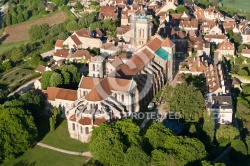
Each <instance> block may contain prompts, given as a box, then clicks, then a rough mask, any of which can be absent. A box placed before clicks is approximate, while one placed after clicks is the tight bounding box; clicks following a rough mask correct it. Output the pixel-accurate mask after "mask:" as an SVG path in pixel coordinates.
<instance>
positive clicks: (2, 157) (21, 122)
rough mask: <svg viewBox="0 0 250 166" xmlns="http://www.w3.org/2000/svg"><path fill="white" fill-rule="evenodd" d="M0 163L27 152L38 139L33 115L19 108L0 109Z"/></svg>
mask: <svg viewBox="0 0 250 166" xmlns="http://www.w3.org/2000/svg"><path fill="white" fill-rule="evenodd" d="M0 133H1V135H0V147H1V148H0V163H1V162H8V161H10V160H12V159H14V158H15V157H17V156H18V155H20V154H21V153H23V152H25V151H26V150H27V149H28V148H29V147H30V145H31V144H33V143H34V141H35V138H36V137H37V128H36V126H35V124H34V119H33V117H32V116H31V114H30V113H29V112H28V111H26V110H23V109H21V108H18V107H15V108H14V107H13V108H11V107H9V108H0Z"/></svg>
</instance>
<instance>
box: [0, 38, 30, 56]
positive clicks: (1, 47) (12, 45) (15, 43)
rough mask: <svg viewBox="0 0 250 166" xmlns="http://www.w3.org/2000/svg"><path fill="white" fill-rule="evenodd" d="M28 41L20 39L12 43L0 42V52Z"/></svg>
mask: <svg viewBox="0 0 250 166" xmlns="http://www.w3.org/2000/svg"><path fill="white" fill-rule="evenodd" d="M27 43H28V41H20V42H14V43H6V44H0V54H1V53H3V52H5V51H7V50H9V49H11V48H13V47H19V46H20V45H22V44H27Z"/></svg>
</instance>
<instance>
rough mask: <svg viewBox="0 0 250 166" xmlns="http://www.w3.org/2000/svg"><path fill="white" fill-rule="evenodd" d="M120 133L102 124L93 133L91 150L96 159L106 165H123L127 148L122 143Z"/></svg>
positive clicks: (90, 144)
mask: <svg viewBox="0 0 250 166" xmlns="http://www.w3.org/2000/svg"><path fill="white" fill-rule="evenodd" d="M121 140H122V138H121V135H120V134H119V132H118V131H117V130H115V129H113V128H111V127H110V126H108V125H107V124H101V125H100V126H99V127H97V128H95V129H94V130H93V131H92V136H91V141H90V143H89V148H90V151H91V154H92V155H93V157H94V159H96V160H98V161H100V162H101V163H102V164H104V165H111V164H112V165H117V166H119V165H121V163H123V161H124V155H125V153H124V152H125V151H126V149H127V147H126V146H125V145H124V144H123V143H122V142H121Z"/></svg>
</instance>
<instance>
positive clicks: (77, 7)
mask: <svg viewBox="0 0 250 166" xmlns="http://www.w3.org/2000/svg"><path fill="white" fill-rule="evenodd" d="M74 7H75V8H76V9H82V8H83V5H82V4H81V3H80V2H76V4H75V6H74Z"/></svg>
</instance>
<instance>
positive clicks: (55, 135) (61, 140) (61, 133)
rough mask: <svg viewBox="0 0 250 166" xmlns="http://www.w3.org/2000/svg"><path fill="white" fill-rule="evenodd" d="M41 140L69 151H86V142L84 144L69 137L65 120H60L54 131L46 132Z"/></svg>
mask: <svg viewBox="0 0 250 166" xmlns="http://www.w3.org/2000/svg"><path fill="white" fill-rule="evenodd" d="M41 142H42V143H44V144H48V145H51V146H55V147H57V148H61V149H64V150H69V151H76V152H86V151H88V144H84V143H82V142H80V141H77V140H75V139H72V138H70V137H69V133H68V126H67V121H66V120H64V121H62V123H61V124H60V125H59V126H58V127H57V129H56V130H55V131H50V132H48V133H47V134H46V135H45V137H44V138H43V139H42V141H41Z"/></svg>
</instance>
